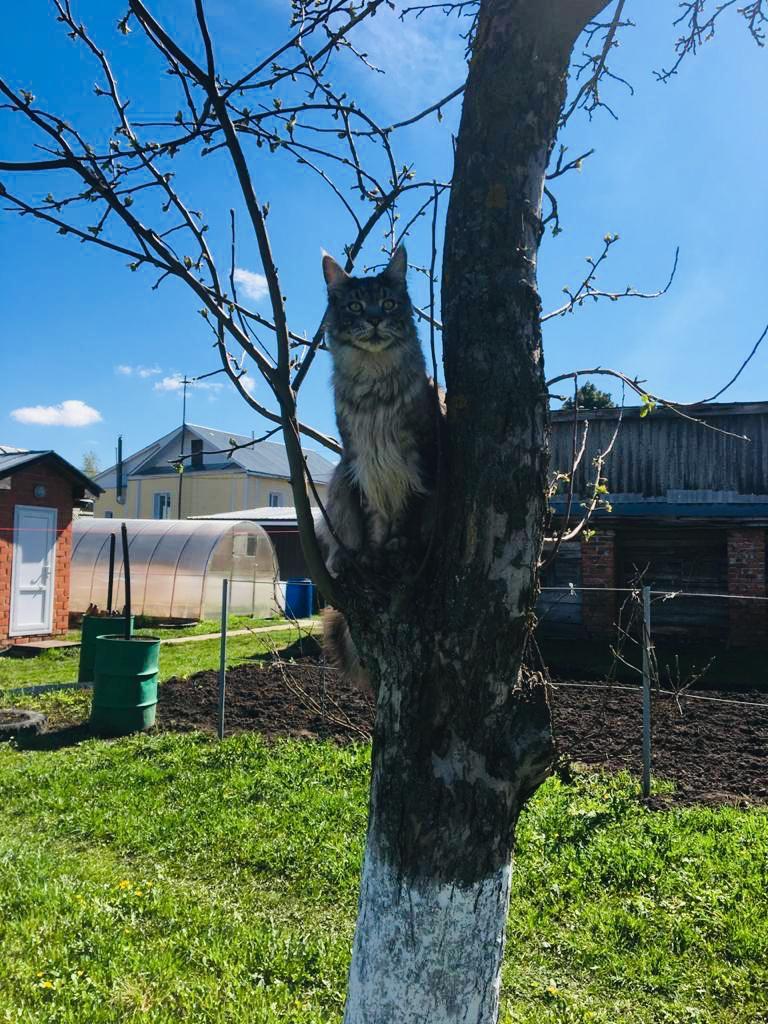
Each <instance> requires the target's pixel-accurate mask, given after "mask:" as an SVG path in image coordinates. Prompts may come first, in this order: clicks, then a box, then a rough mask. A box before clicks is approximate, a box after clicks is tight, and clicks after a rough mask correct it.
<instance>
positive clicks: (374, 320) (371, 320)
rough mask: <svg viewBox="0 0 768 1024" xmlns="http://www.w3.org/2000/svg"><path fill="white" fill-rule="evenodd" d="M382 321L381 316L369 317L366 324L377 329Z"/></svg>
mask: <svg viewBox="0 0 768 1024" xmlns="http://www.w3.org/2000/svg"><path fill="white" fill-rule="evenodd" d="M383 319H384V317H383V316H369V317H368V323H369V324H370V325H371V327H378V326H379V324H380V323H381V321H382V320H383Z"/></svg>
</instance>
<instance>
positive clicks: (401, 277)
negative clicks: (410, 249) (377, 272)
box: [383, 245, 408, 284]
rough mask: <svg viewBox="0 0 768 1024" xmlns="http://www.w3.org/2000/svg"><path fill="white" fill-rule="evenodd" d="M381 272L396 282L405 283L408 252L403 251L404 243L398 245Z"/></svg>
mask: <svg viewBox="0 0 768 1024" xmlns="http://www.w3.org/2000/svg"><path fill="white" fill-rule="evenodd" d="M383 273H384V274H385V275H386V276H387V277H389V278H391V280H392V281H395V282H396V283H397V284H405V275H406V274H407V273H408V253H407V252H406V251H405V246H404V245H398V247H397V248H396V249H395V251H394V252H393V253H392V259H391V260H390V261H389V263H388V264H387V266H386V269H385V270H384V271H383Z"/></svg>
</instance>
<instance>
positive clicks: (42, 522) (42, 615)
mask: <svg viewBox="0 0 768 1024" xmlns="http://www.w3.org/2000/svg"><path fill="white" fill-rule="evenodd" d="M13 527H14V532H13V540H14V544H13V581H12V583H11V628H10V631H9V632H10V635H11V636H29V635H30V634H37V633H50V632H51V631H52V630H53V595H54V570H55V566H56V509H55V508H32V507H30V506H28V505H17V506H16V509H15V512H14V518H13Z"/></svg>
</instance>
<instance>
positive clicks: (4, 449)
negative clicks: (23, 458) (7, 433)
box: [0, 444, 29, 455]
mask: <svg viewBox="0 0 768 1024" xmlns="http://www.w3.org/2000/svg"><path fill="white" fill-rule="evenodd" d="M28 451H29V448H14V447H13V445H10V444H0V455H18V454H19V452H28Z"/></svg>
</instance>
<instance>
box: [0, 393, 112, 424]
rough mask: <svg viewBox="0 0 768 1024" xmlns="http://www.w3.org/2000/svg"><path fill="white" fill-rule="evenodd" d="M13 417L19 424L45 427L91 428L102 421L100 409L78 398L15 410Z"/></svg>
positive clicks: (12, 413)
mask: <svg viewBox="0 0 768 1024" xmlns="http://www.w3.org/2000/svg"><path fill="white" fill-rule="evenodd" d="M11 416H12V417H13V419H15V420H16V421H17V422H18V423H36V424H38V425H39V426H44V427H89V426H90V425H91V424H92V423H99V422H100V420H101V413H100V412H99V411H98V409H93V408H92V407H91V406H90V405H86V404H85V402H81V401H80V400H79V399H77V398H68V399H67V400H66V401H64V402H61V403H60V404H59V405H26V406H24V407H23V408H21V409H14V410H13V411H12V412H11Z"/></svg>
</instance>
